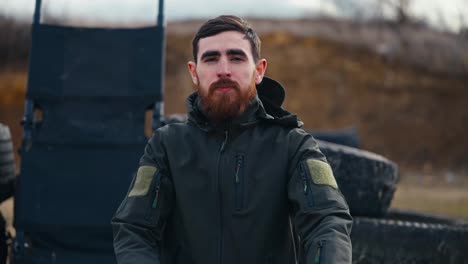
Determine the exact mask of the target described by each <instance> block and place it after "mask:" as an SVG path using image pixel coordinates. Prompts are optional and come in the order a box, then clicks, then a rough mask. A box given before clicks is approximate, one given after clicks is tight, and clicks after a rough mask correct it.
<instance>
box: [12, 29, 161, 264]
mask: <svg viewBox="0 0 468 264" xmlns="http://www.w3.org/2000/svg"><path fill="white" fill-rule="evenodd" d="M159 30H162V29H161V28H160V27H147V28H140V29H99V28H72V27H63V26H51V25H43V24H33V28H32V34H33V43H32V49H31V58H30V61H31V62H30V70H29V79H28V87H27V93H26V99H27V100H28V101H32V102H33V103H34V106H35V107H36V108H40V109H41V110H42V120H41V122H40V123H36V124H33V125H32V126H31V127H32V128H34V129H33V131H32V133H31V135H32V136H31V138H30V139H28V140H29V142H30V147H29V146H28V147H25V146H24V142H23V146H22V148H21V158H22V160H21V173H20V176H19V181H18V185H17V193H16V197H15V199H16V200H15V228H16V230H17V234H19V236H18V240H17V242H18V245H19V247H18V250H17V257H16V263H114V262H115V260H114V256H113V249H112V232H111V226H110V220H111V217H112V215H113V213H114V212H115V210H116V209H117V207H118V205H119V203H120V202H121V201H122V199H123V198H124V196H125V194H126V192H127V188H128V186H129V184H130V181H131V178H132V177H133V174H134V173H135V171H136V169H137V166H138V159H139V157H140V156H141V155H142V153H143V149H144V146H145V144H146V141H147V138H146V137H145V135H144V126H145V118H144V117H145V111H146V110H147V109H148V108H149V107H152V105H153V104H154V103H155V102H156V101H158V100H161V98H162V89H161V88H160V87H158V83H160V82H161V80H160V79H161V72H162V71H161V64H160V63H159V62H158V61H160V60H161V58H162V56H161V50H162V49H161V45H163V44H162V43H163V41H162V40H161V36H162V34H161V32H160V31H159ZM28 145H29V144H28Z"/></svg>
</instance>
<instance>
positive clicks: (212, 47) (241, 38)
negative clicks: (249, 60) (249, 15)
mask: <svg viewBox="0 0 468 264" xmlns="http://www.w3.org/2000/svg"><path fill="white" fill-rule="evenodd" d="M233 49H237V50H243V51H244V52H245V53H246V54H248V55H249V56H250V54H251V46H250V42H249V40H248V39H247V38H245V35H244V34H242V33H240V32H237V31H225V32H221V33H219V34H216V35H213V36H209V37H206V38H202V39H200V41H199V42H198V56H200V54H203V53H204V52H206V51H218V52H220V53H226V52H227V51H229V50H233Z"/></svg>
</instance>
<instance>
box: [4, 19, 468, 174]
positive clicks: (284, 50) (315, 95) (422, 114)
mask: <svg viewBox="0 0 468 264" xmlns="http://www.w3.org/2000/svg"><path fill="white" fill-rule="evenodd" d="M199 23H200V21H181V22H176V23H171V24H169V25H168V30H167V32H168V39H167V54H166V85H165V87H166V89H165V97H166V101H165V106H166V112H167V113H180V112H184V111H185V97H186V95H188V94H189V93H190V92H191V89H192V88H191V84H190V79H189V76H188V74H187V72H186V61H187V60H190V59H191V51H190V41H191V37H192V34H193V32H194V31H195V30H196V28H197V27H198V25H199ZM252 24H254V26H256V27H257V28H258V31H259V33H260V35H261V38H262V42H263V47H262V49H263V56H264V57H265V58H267V59H268V62H269V66H268V70H267V75H269V76H271V77H274V78H275V79H277V80H279V81H280V82H281V83H282V84H283V85H284V86H285V87H286V88H287V97H286V103H285V107H286V108H287V109H288V110H290V111H292V112H295V113H297V114H299V116H300V117H301V119H302V120H303V121H304V122H305V127H306V128H311V129H320V130H330V129H339V128H345V127H352V126H355V127H357V128H358V130H359V133H360V137H361V141H362V145H363V148H365V149H368V150H370V151H373V152H377V153H380V154H382V155H384V156H387V157H388V158H390V159H392V160H394V161H395V162H397V163H398V164H399V165H400V166H401V168H402V171H403V173H404V174H410V173H417V174H418V177H426V176H427V177H438V178H439V179H440V180H448V179H450V180H453V179H454V178H455V179H459V178H461V176H462V175H468V138H467V137H466V136H464V134H465V131H467V129H468V108H467V107H466V103H467V102H468V40H467V39H466V38H462V37H460V36H457V35H453V34H448V33H443V32H436V31H432V30H430V29H427V28H424V27H421V26H418V25H409V26H407V27H404V28H396V27H395V25H392V24H388V23H387V24H385V23H382V24H368V25H365V24H357V23H352V22H339V21H329V20H317V21H308V20H300V21H275V20H255V21H253V23H252ZM16 30H19V31H18V32H27V29H24V28H21V29H16ZM1 34H6V31H5V30H2V32H1ZM4 36H5V35H4ZM8 36H9V37H8V38H0V42H7V41H6V40H8V43H7V44H5V43H0V47H1V49H2V50H3V51H2V50H0V56H2V58H7V59H8V60H7V62H8V63H5V64H4V65H2V67H3V71H1V72H0V95H1V97H0V120H1V122H6V123H7V124H9V125H10V127H11V129H12V131H13V133H14V136H15V144H16V146H18V145H19V137H20V127H19V121H20V120H21V115H22V111H23V102H24V93H25V86H26V67H25V65H27V61H25V60H26V59H27V47H28V45H27V43H28V41H29V39H28V35H27V34H13V33H10V34H9V35H8ZM25 43H26V45H25ZM2 45H3V46H2ZM12 45H13V46H12ZM12 47H13V48H12ZM15 47H16V48H15ZM6 49H8V52H5V50H6ZM25 49H26V50H25ZM2 52H3V53H2ZM12 52H13V53H14V54H11V53H12ZM2 54H3V55H2ZM5 54H7V55H5ZM4 61H5V60H4ZM459 176H460V177H459ZM464 178H465V180H466V178H468V177H464ZM465 180H463V181H465Z"/></svg>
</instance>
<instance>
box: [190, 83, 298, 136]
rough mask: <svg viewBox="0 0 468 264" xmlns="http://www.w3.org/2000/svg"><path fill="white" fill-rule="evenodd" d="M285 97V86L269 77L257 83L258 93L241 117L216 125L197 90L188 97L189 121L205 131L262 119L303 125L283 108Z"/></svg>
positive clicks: (282, 123) (242, 124) (252, 123)
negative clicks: (206, 113) (210, 118)
mask: <svg viewBox="0 0 468 264" xmlns="http://www.w3.org/2000/svg"><path fill="white" fill-rule="evenodd" d="M284 98H285V91H284V88H283V86H282V85H281V84H280V83H279V82H277V81H275V80H273V79H270V78H268V77H264V78H263V81H262V82H261V83H260V84H259V85H257V95H256V96H255V98H254V99H252V101H251V102H250V103H249V104H248V105H247V107H246V110H245V111H244V113H242V114H241V115H240V116H239V117H237V118H235V119H233V120H229V121H228V122H226V123H224V124H218V125H215V124H214V123H213V122H211V121H210V120H209V119H208V118H207V117H206V115H205V114H204V113H203V111H202V107H201V105H200V97H199V95H198V93H197V92H194V93H192V94H191V95H190V96H189V97H188V98H187V112H188V122H189V123H193V124H194V125H196V126H197V127H199V128H200V129H202V130H204V131H212V130H219V129H225V128H227V127H233V126H235V127H247V126H250V125H254V124H256V123H257V122H258V121H260V120H264V121H266V122H269V123H274V124H277V125H280V126H285V127H301V126H302V125H303V123H302V121H300V120H299V119H298V118H297V116H296V115H293V114H291V113H289V112H288V111H286V110H285V109H283V108H282V106H281V105H282V104H283V101H284Z"/></svg>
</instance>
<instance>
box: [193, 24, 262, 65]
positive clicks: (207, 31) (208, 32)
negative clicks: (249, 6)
mask: <svg viewBox="0 0 468 264" xmlns="http://www.w3.org/2000/svg"><path fill="white" fill-rule="evenodd" d="M225 31H237V32H240V33H243V34H244V35H245V38H246V39H247V40H248V41H249V42H250V46H251V47H252V56H253V59H254V61H258V60H259V59H260V44H261V42H260V38H259V37H258V36H257V33H255V31H254V30H253V29H252V27H251V26H250V25H249V24H248V23H247V22H246V21H245V20H243V19H242V18H240V17H237V16H231V15H224V16H219V17H216V18H213V19H210V20H208V21H207V22H205V24H203V25H202V26H201V27H200V29H199V30H198V32H197V34H196V35H195V37H193V40H192V52H193V59H194V61H195V62H197V53H198V42H199V41H200V39H202V38H206V37H211V36H214V35H217V34H219V33H222V32H225Z"/></svg>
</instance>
